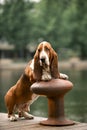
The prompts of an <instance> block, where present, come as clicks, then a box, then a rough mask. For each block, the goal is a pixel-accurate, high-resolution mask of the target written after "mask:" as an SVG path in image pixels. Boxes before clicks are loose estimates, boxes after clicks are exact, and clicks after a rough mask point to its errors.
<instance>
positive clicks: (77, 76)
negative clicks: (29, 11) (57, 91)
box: [0, 70, 87, 122]
mask: <svg viewBox="0 0 87 130" xmlns="http://www.w3.org/2000/svg"><path fill="white" fill-rule="evenodd" d="M22 71H23V70H1V71H0V112H6V108H5V104H4V95H5V93H6V92H7V90H8V89H9V88H10V87H11V86H12V85H14V84H15V83H16V81H17V80H18V79H19V77H20V75H21V74H22ZM62 72H63V73H66V74H68V75H69V77H70V81H72V82H73V84H74V87H73V89H72V91H70V92H69V93H67V95H66V96H65V113H66V116H67V117H68V118H70V119H73V120H76V121H81V122H87V81H86V80H87V71H76V70H67V71H62ZM47 109H48V107H47V99H46V98H45V97H40V98H39V99H38V100H37V101H36V102H34V103H33V104H32V106H31V113H32V114H34V115H36V116H43V117H47Z"/></svg>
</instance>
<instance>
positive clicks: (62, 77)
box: [60, 73, 69, 80]
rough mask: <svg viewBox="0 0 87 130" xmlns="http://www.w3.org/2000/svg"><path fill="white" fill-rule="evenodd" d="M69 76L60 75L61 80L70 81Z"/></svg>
mask: <svg viewBox="0 0 87 130" xmlns="http://www.w3.org/2000/svg"><path fill="white" fill-rule="evenodd" d="M68 78H69V77H68V75H66V74H62V73H60V79H66V80H67V79H68Z"/></svg>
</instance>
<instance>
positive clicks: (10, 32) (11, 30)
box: [0, 0, 87, 59]
mask: <svg viewBox="0 0 87 130" xmlns="http://www.w3.org/2000/svg"><path fill="white" fill-rule="evenodd" d="M86 30H87V1H86V0H40V2H33V1H32V0H30V1H29V0H4V3H3V4H0V39H1V40H3V39H5V40H7V41H8V42H9V43H12V44H14V45H15V48H16V50H19V51H21V52H22V53H23V52H24V49H25V48H26V46H27V44H32V43H34V44H38V43H39V42H41V41H43V40H46V41H49V42H50V43H51V44H52V46H53V47H54V49H55V50H56V51H58V50H59V49H60V48H68V49H69V48H70V49H72V50H73V51H76V52H77V54H79V56H80V58H82V59H86V58H87V31H86Z"/></svg>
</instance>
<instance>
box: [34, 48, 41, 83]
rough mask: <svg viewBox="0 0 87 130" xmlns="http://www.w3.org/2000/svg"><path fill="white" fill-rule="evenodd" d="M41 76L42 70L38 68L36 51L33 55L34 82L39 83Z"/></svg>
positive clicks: (38, 62)
mask: <svg viewBox="0 0 87 130" xmlns="http://www.w3.org/2000/svg"><path fill="white" fill-rule="evenodd" d="M41 76H42V68H41V66H40V59H39V53H38V50H37V51H36V53H35V55H34V78H35V80H36V81H40V80H41Z"/></svg>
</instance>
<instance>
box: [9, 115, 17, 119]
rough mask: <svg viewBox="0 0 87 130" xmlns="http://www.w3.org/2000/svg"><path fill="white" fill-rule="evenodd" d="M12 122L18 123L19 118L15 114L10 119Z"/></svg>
mask: <svg viewBox="0 0 87 130" xmlns="http://www.w3.org/2000/svg"><path fill="white" fill-rule="evenodd" d="M9 120H10V121H17V117H16V116H15V115H14V114H13V115H10V118H9Z"/></svg>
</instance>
